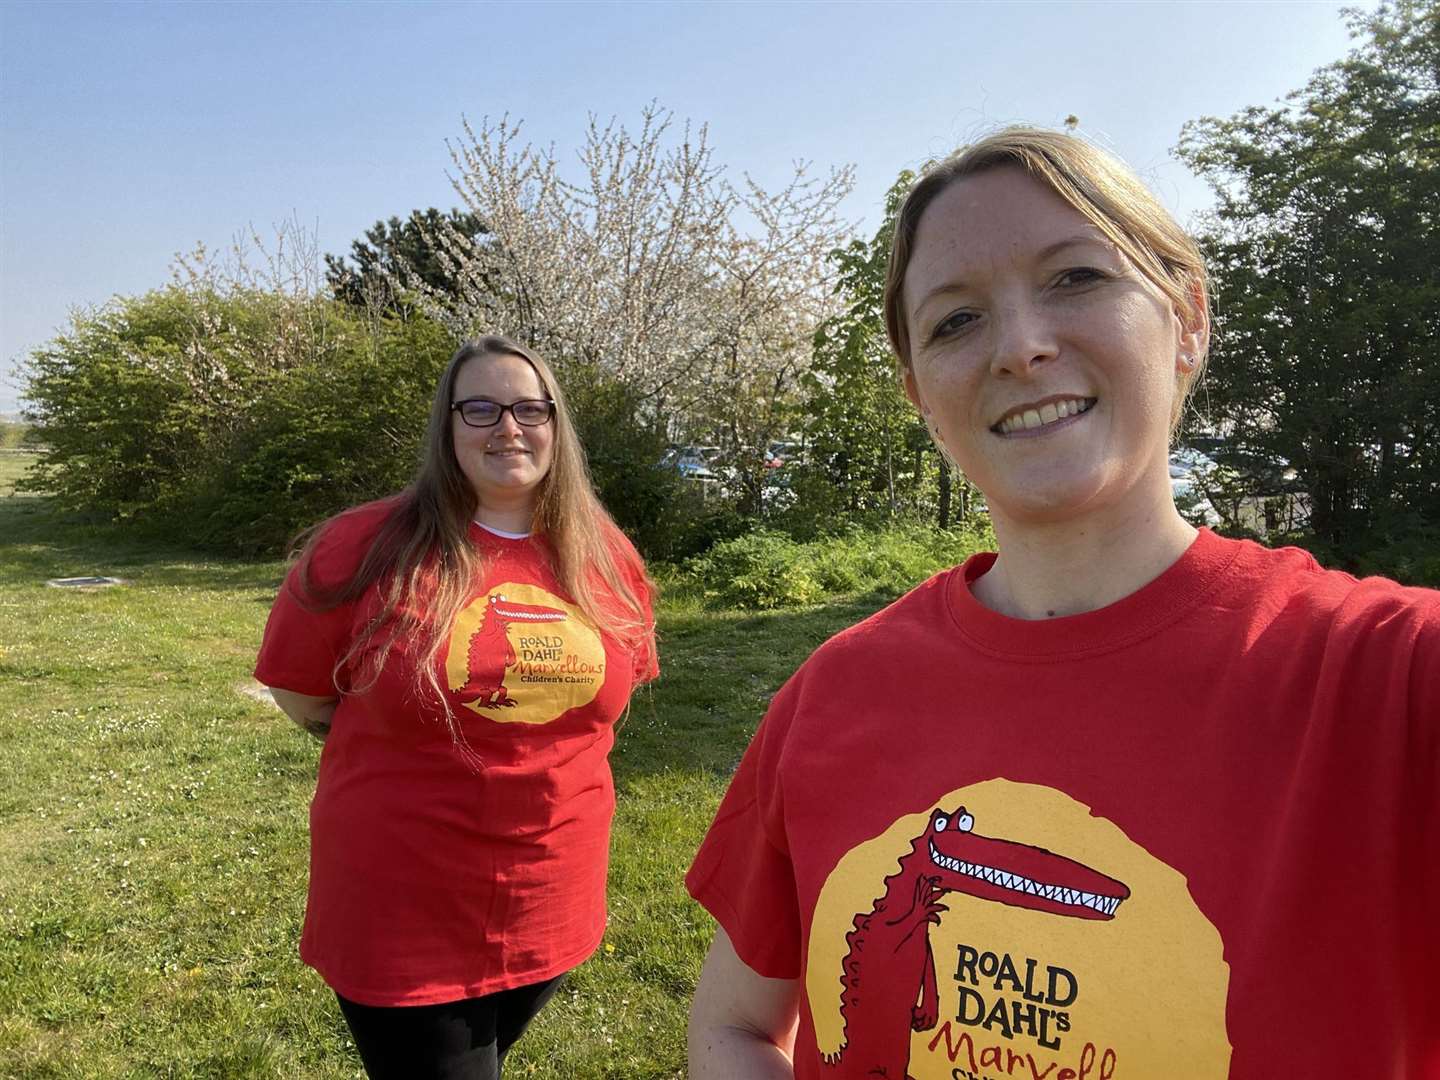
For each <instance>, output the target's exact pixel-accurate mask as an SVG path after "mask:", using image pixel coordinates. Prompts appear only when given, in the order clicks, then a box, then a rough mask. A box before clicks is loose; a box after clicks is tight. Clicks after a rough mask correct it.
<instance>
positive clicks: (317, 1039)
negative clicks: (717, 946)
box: [0, 452, 879, 1080]
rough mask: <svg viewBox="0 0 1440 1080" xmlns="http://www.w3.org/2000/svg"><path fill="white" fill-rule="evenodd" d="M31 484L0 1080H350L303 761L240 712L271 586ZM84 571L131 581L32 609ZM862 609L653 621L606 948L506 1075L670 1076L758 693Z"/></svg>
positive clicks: (2, 747) (1, 987) (20, 562)
mask: <svg viewBox="0 0 1440 1080" xmlns="http://www.w3.org/2000/svg"><path fill="white" fill-rule="evenodd" d="M31 460H32V459H31V457H30V456H29V455H25V454H21V453H15V452H5V453H0V1076H5V1077H27V1078H30V1077H34V1078H39V1077H66V1078H70V1077H177V1078H179V1077H355V1076H360V1075H361V1072H360V1068H359V1063H358V1059H357V1058H356V1057H355V1056H354V1052H353V1049H351V1048H350V1046H349V1044H348V1041H347V1032H346V1029H345V1025H344V1022H343V1020H342V1019H341V1017H340V1014H339V1011H338V1009H337V1008H336V1006H335V1002H334V998H333V997H332V996H331V995H330V993H329V992H328V990H327V989H326V988H325V986H324V984H323V983H322V982H321V981H320V979H319V978H318V977H317V976H316V975H315V974H314V973H313V972H311V971H310V970H309V969H307V968H305V967H303V966H302V965H301V964H300V962H299V960H298V958H297V956H296V943H297V941H298V937H299V930H300V920H301V916H302V913H303V909H304V896H305V874H306V857H307V856H306V833H305V820H306V807H307V803H308V800H309V798H310V794H311V792H312V790H313V786H314V775H315V764H316V759H317V757H318V750H319V747H318V744H317V743H315V742H313V741H312V740H311V739H310V738H309V737H308V736H306V735H304V734H302V733H301V732H300V731H298V730H297V729H295V728H293V727H292V726H291V725H290V724H289V723H288V722H287V721H286V720H285V719H284V718H283V717H282V716H281V715H280V714H279V713H277V712H276V711H275V710H274V709H273V708H272V707H271V706H269V705H268V704H267V703H264V702H261V701H257V700H255V699H254V698H252V697H248V696H246V695H245V694H244V693H242V689H243V688H244V687H246V686H247V684H248V676H249V671H250V667H251V664H252V662H253V659H254V653H255V649H256V647H257V645H258V642H259V640H260V632H261V628H262V627H263V625H264V620H265V616H266V613H267V611H268V608H269V604H270V601H271V600H272V599H273V597H274V594H275V589H276V586H277V585H278V583H279V581H280V579H281V575H282V570H283V568H282V565H281V564H280V563H279V562H239V561H224V560H218V559H211V558H202V557H197V556H195V555H194V554H193V553H189V552H186V551H183V550H163V549H158V548H157V547H156V546H155V545H154V543H148V544H142V543H140V542H138V541H135V540H133V539H128V538H127V537H126V536H125V535H124V534H122V533H119V532H117V531H115V530H114V529H112V528H110V527H107V526H100V525H92V524H86V523H84V522H81V521H77V520H75V519H73V518H65V517H61V516H58V515H56V514H55V513H54V512H53V511H52V510H51V509H50V508H49V507H48V505H47V504H46V503H45V502H44V501H43V500H42V499H39V498H37V497H34V496H17V495H15V494H14V493H13V484H14V480H15V478H16V477H17V476H18V475H19V474H20V473H21V471H22V470H23V469H24V468H25V467H26V466H27V465H28V463H29V462H30V461H31ZM87 574H107V575H112V576H116V577H120V578H122V579H124V580H125V582H126V584H125V585H123V586H121V587H117V588H110V589H100V590H93V591H82V590H62V589H54V588H48V587H47V586H46V585H45V584H44V582H45V579H47V578H55V577H65V576H79V575H87ZM878 603H879V601H871V602H857V603H845V604H832V605H829V606H825V607H816V608H809V609H804V610H800V611H791V612H779V613H773V614H767V615H759V616H756V615H746V614H742V613H737V612H714V611H702V610H700V609H698V608H696V607H694V606H693V605H686V604H684V603H682V602H678V601H676V602H671V603H668V604H662V607H661V609H660V628H661V633H662V663H663V665H664V674H663V676H662V678H661V679H660V681H659V682H658V683H657V684H655V685H654V687H653V688H650V689H648V690H646V691H644V692H642V693H641V694H640V695H639V696H638V698H637V699H636V702H635V706H634V708H633V710H632V712H631V715H630V718H629V720H628V722H627V723H626V726H625V727H624V729H623V730H622V731H621V732H620V735H619V739H618V745H617V749H616V752H615V755H614V758H613V762H614V768H615V776H616V785H617V789H618V795H619V811H618V815H617V818H616V822H615V834H614V853H613V860H612V867H611V874H610V913H611V921H610V927H609V930H608V932H607V935H606V938H605V943H604V945H603V946H602V948H601V950H600V952H599V953H598V954H597V955H596V957H595V958H594V959H592V960H591V961H590V962H588V963H587V964H585V965H584V966H583V967H582V968H580V970H579V971H578V972H576V974H575V976H574V977H573V978H572V979H571V980H570V982H569V983H568V984H567V986H566V988H565V989H564V990H563V991H562V992H561V995H560V996H559V998H558V999H557V1001H556V1002H555V1003H554V1004H552V1005H551V1006H550V1007H549V1008H548V1009H547V1010H546V1011H545V1012H544V1013H542V1014H541V1017H540V1018H539V1020H537V1022H536V1024H535V1026H534V1028H533V1029H532V1031H531V1033H530V1034H528V1035H527V1036H526V1038H525V1040H523V1041H522V1042H521V1043H520V1044H519V1046H518V1047H517V1049H516V1051H515V1052H514V1053H513V1054H512V1055H511V1059H510V1062H509V1064H508V1065H507V1075H515V1076H535V1077H549V1078H555V1080H572V1078H591V1077H595V1078H603V1077H616V1078H619V1077H624V1078H627V1080H634V1078H644V1077H678V1076H681V1075H683V1069H684V1022H685V1012H686V1007H687V1004H688V1000H689V996H690V992H691V990H692V988H693V986H694V980H695V977H696V974H697V972H698V970H699V965H700V960H701V957H702V955H703V953H704V950H705V948H706V947H707V946H708V943H709V939H710V934H711V927H710V922H709V918H708V916H706V915H705V914H704V912H702V911H701V910H700V909H699V908H697V907H696V906H695V905H694V904H693V903H691V902H690V901H689V899H688V898H687V897H686V896H685V893H684V890H683V888H682V886H681V875H682V874H683V872H684V869H685V867H686V866H687V865H688V863H689V858H690V856H691V854H692V853H693V851H694V849H695V847H696V845H697V843H698V842H699V839H700V837H701V835H702V833H703V832H704V830H705V828H706V827H707V826H708V825H709V822H710V818H711V816H712V814H713V812H714V808H715V804H716V803H717V801H718V800H719V797H720V795H721V793H722V791H723V790H724V786H725V784H726V782H727V779H728V776H729V773H730V771H731V769H732V768H733V767H734V764H735V762H736V761H737V760H738V758H739V755H740V752H741V750H742V749H743V747H744V745H745V742H746V740H747V739H748V737H749V735H750V733H751V732H752V731H753V729H754V725H755V723H756V721H757V720H758V719H759V717H760V715H761V713H762V711H763V709H764V705H765V703H766V701H767V700H768V698H769V696H770V695H771V694H772V693H773V692H774V690H775V689H776V688H777V687H778V686H779V684H780V683H781V682H782V681H783V680H784V678H785V677H786V676H787V675H788V674H789V673H790V672H791V671H792V670H793V669H794V668H795V666H796V665H797V664H799V662H800V661H801V660H802V659H803V658H804V657H805V656H806V655H807V654H808V653H809V651H810V650H811V649H812V648H813V647H814V646H815V645H816V644H818V643H819V642H820V641H822V640H824V639H825V638H826V637H828V636H829V635H830V634H832V633H833V632H835V631H836V630H838V629H840V628H841V627H843V626H845V625H848V624H849V623H851V622H854V621H855V620H857V619H859V618H861V617H862V616H863V615H865V614H867V613H868V612H869V611H871V610H873V608H874V607H876V606H878Z"/></svg>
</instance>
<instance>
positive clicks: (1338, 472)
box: [1177, 0, 1440, 565]
mask: <svg viewBox="0 0 1440 1080" xmlns="http://www.w3.org/2000/svg"><path fill="white" fill-rule="evenodd" d="M1348 18H1349V20H1350V26H1351V28H1352V33H1353V35H1354V36H1355V37H1356V38H1357V39H1358V41H1359V44H1358V45H1357V47H1356V48H1355V49H1354V50H1353V51H1352V52H1351V53H1350V55H1349V56H1347V57H1346V58H1345V59H1344V60H1342V61H1340V62H1339V63H1336V64H1332V65H1330V66H1328V67H1325V68H1322V69H1321V70H1320V71H1318V72H1317V73H1316V74H1315V75H1314V76H1313V77H1312V78H1311V80H1310V81H1309V83H1308V84H1307V85H1306V86H1305V88H1304V89H1303V90H1300V91H1297V92H1296V93H1294V94H1292V95H1290V96H1289V97H1288V98H1287V99H1286V102H1285V103H1284V104H1283V105H1282V106H1280V107H1278V108H1274V109H1263V108H1258V107H1252V108H1248V109H1245V110H1244V111H1242V112H1240V113H1238V114H1236V115H1235V116H1233V117H1231V118H1230V119H1228V120H1221V119H1216V118H1213V117H1207V118H1204V119H1201V120H1199V121H1195V122H1192V123H1190V124H1187V125H1186V127H1185V129H1184V130H1183V132H1182V136H1181V142H1180V146H1179V148H1178V151H1177V152H1178V154H1179V156H1180V157H1181V158H1182V159H1183V160H1185V161H1186V162H1187V163H1188V164H1189V165H1190V166H1191V167H1192V168H1194V169H1195V170H1197V171H1198V172H1199V173H1200V174H1201V175H1202V176H1204V177H1205V178H1206V179H1207V180H1208V181H1209V182H1210V184H1211V186H1212V187H1213V188H1214V190H1215V192H1216V196H1217V199H1218V207H1217V210H1216V211H1215V214H1214V218H1213V220H1212V222H1211V223H1210V225H1209V227H1208V228H1207V230H1206V232H1205V234H1204V236H1203V237H1202V246H1203V247H1204V248H1205V251H1206V254H1207V257H1208V259H1209V262H1210V266H1211V270H1212V273H1213V276H1214V285H1215V290H1214V291H1215V297H1216V303H1215V310H1216V315H1215V328H1214V329H1215V333H1214V341H1213V345H1212V359H1211V364H1210V374H1209V375H1208V376H1207V379H1206V382H1205V385H1204V386H1203V388H1202V391H1201V405H1202V407H1203V408H1204V409H1205V411H1206V412H1207V413H1208V414H1209V420H1210V422H1211V423H1212V424H1213V425H1215V426H1216V427H1217V429H1218V430H1220V431H1221V432H1222V433H1223V434H1226V435H1227V436H1228V437H1229V439H1230V440H1231V442H1232V443H1233V444H1234V445H1235V446H1236V447H1238V448H1239V449H1240V450H1241V451H1242V452H1247V453H1249V454H1251V455H1254V456H1256V457H1258V458H1260V459H1263V460H1269V461H1272V462H1273V461H1281V462H1283V461H1288V462H1289V463H1291V464H1292V465H1293V467H1294V468H1295V470H1296V471H1297V472H1298V474H1299V482H1300V485H1301V486H1302V487H1303V488H1304V489H1305V491H1307V492H1308V494H1309V499H1310V504H1311V518H1310V529H1311V530H1312V531H1313V533H1314V535H1315V538H1316V539H1317V540H1318V541H1319V543H1320V544H1321V545H1323V546H1324V547H1326V548H1328V549H1329V550H1330V551H1332V552H1333V553H1334V554H1335V555H1337V556H1338V557H1339V558H1340V559H1341V560H1342V561H1345V562H1348V563H1349V564H1351V565H1358V564H1360V563H1361V562H1362V561H1363V560H1364V557H1365V554H1366V552H1370V551H1374V550H1375V549H1377V548H1383V547H1384V546H1386V545H1387V544H1391V543H1395V542H1397V540H1399V539H1401V538H1403V537H1404V536H1405V535H1407V534H1412V535H1413V534H1414V533H1415V531H1416V530H1421V531H1426V530H1429V531H1431V532H1436V530H1440V349H1437V341H1440V260H1437V258H1436V253H1437V252H1440V217H1437V214H1440V211H1437V208H1440V5H1437V4H1436V3H1435V2H1434V0H1427V2H1419V0H1401V2H1398V3H1394V4H1386V5H1382V6H1381V7H1380V8H1378V9H1376V10H1375V11H1374V12H1373V13H1370V14H1365V13H1357V12H1351V13H1349V15H1348ZM1436 538H1437V539H1440V533H1436Z"/></svg>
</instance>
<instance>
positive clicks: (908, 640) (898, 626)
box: [801, 564, 965, 671]
mask: <svg viewBox="0 0 1440 1080" xmlns="http://www.w3.org/2000/svg"><path fill="white" fill-rule="evenodd" d="M964 570H965V567H964V564H961V565H960V566H952V567H950V568H948V569H946V570H941V571H940V572H939V573H936V574H934V575H933V576H931V577H930V578H928V579H926V580H925V581H922V582H921V583H920V584H918V585H916V586H915V587H914V588H912V589H910V590H909V591H908V592H905V593H903V594H902V595H901V596H899V597H898V598H896V599H895V600H892V601H891V602H890V603H888V604H886V605H885V606H884V607H882V608H880V609H879V610H878V611H875V612H873V613H872V614H870V615H867V616H866V617H865V618H863V619H861V620H860V621H859V622H857V623H854V624H852V625H851V626H848V627H846V628H845V629H844V630H841V631H840V632H838V633H837V634H835V635H834V636H833V637H831V638H830V639H829V640H827V641H826V642H824V644H822V645H820V647H819V648H817V649H816V650H815V651H814V652H813V653H811V654H810V658H809V659H808V660H806V661H805V664H804V665H802V667H801V670H805V669H806V668H818V669H820V670H822V671H823V670H841V669H844V668H846V667H848V666H850V665H852V664H854V663H856V662H857V661H858V660H860V659H861V658H862V657H863V658H864V659H865V660H866V661H867V662H873V661H874V659H875V657H876V656H877V654H891V653H896V654H902V655H903V654H910V653H912V652H913V650H914V649H915V648H916V647H917V643H918V641H920V640H929V639H932V638H933V637H934V635H935V632H936V627H937V626H940V625H943V621H944V620H946V619H948V618H949V615H948V607H947V603H946V599H945V596H946V589H947V588H949V587H950V583H951V579H952V577H953V576H954V575H956V574H963V573H964Z"/></svg>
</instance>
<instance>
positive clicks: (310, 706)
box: [256, 337, 657, 1080]
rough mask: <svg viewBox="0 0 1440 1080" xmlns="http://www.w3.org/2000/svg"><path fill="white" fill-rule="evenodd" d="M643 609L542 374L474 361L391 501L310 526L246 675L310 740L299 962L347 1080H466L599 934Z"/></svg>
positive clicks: (640, 582) (499, 340)
mask: <svg viewBox="0 0 1440 1080" xmlns="http://www.w3.org/2000/svg"><path fill="white" fill-rule="evenodd" d="M651 596H652V588H651V585H650V582H649V579H648V578H647V576H646V574H645V568H644V565H643V564H642V562H641V560H640V557H639V555H638V554H637V553H636V552H635V550H634V548H633V547H632V546H631V545H630V543H629V542H628V541H627V540H626V539H625V537H624V536H623V534H622V533H621V532H620V530H619V529H618V528H617V527H616V526H615V524H614V522H613V521H612V520H611V518H610V516H609V515H608V514H607V513H606V512H605V510H604V508H603V507H602V506H601V505H600V503H599V501H598V499H597V498H596V496H595V493H594V490H593V489H592V487H591V484H590V480H589V475H588V472H587V469H586V464H585V455H584V451H583V449H582V448H581V446H580V443H579V441H578V439H577V437H576V433H575V428H574V426H573V424H572V423H571V420H570V416H569V414H568V413H567V411H566V408H565V399H564V396H563V395H562V393H561V391H560V387H559V385H558V384H557V383H556V381H555V377H554V375H553V374H552V373H551V371H550V369H549V367H548V366H547V365H546V364H545V363H544V362H543V361H542V360H541V359H540V358H539V357H537V356H536V355H534V354H533V353H532V352H530V351H529V350H528V349H526V348H524V347H523V346H521V345H519V344H517V343H515V342H513V341H510V340H508V339H506V338H503V337H485V338H481V339H479V340H477V341H470V342H467V343H465V344H464V345H462V346H461V347H460V349H459V350H458V351H457V352H456V353H455V355H454V357H453V358H452V359H451V361H450V364H449V366H448V367H447V368H446V369H445V372H444V374H443V375H442V376H441V379H440V385H439V387H438V388H437V390H436V395H435V402H434V406H433V408H432V409H431V412H430V422H429V427H428V429H427V432H426V436H425V450H424V454H423V460H422V462H421V464H420V468H419V471H418V473H417V475H416V477H415V481H414V483H413V484H411V486H410V487H408V488H407V489H406V490H404V491H402V492H401V493H399V494H398V495H395V496H393V497H391V498H388V499H384V500H381V501H380V502H376V503H371V504H367V505H365V506H361V507H358V508H356V509H353V510H349V511H346V512H345V513H342V514H340V515H338V516H337V517H335V518H332V519H331V520H330V521H328V522H326V523H325V524H324V525H322V526H320V527H319V528H318V529H317V530H316V531H315V533H314V534H313V536H312V537H311V538H310V540H309V542H308V543H307V544H306V546H305V548H304V551H303V553H302V554H301V556H300V558H299V560H298V561H297V563H296V565H295V567H294V569H293V570H292V571H291V573H290V575H289V577H288V578H287V579H286V582H285V584H284V586H283V587H282V589H281V590H280V595H279V596H278V598H277V599H276V601H275V606H274V608H273V610H272V611H271V615H270V621H269V624H268V625H267V627H266V631H265V639H264V643H263V645H262V647H261V651H260V657H259V660H258V663H257V667H256V677H257V678H258V679H259V680H260V681H261V682H262V683H264V684H265V685H267V686H269V687H271V688H272V692H273V694H274V696H275V700H276V701H277V702H278V703H279V705H280V707H281V708H282V709H284V710H285V712H286V713H287V714H289V716H290V717H291V718H292V719H293V720H294V721H295V722H296V723H297V724H299V725H300V726H301V727H303V728H305V729H306V730H307V731H310V732H311V733H313V734H315V735H316V736H318V737H319V738H321V739H323V740H324V743H325V746H324V749H323V752H322V754H321V758H320V772H319V780H318V784H317V787H316V792H315V798H314V801H313V803H312V804H311V810H310V835H311V859H310V892H309V900H308V903H307V906H306V913H305V928H304V932H303V935H302V937H301V942H300V951H301V956H302V958H303V959H304V960H305V962H306V963H307V964H309V965H310V966H312V967H314V968H315V969H316V970H317V971H319V973H320V974H321V975H322V976H323V977H324V979H325V980H326V982H327V983H329V985H330V986H331V988H332V989H333V990H334V991H335V993H336V995H337V996H338V997H339V999H340V1006H341V1010H342V1011H343V1013H344V1015H345V1018H346V1020H347V1021H348V1023H349V1025H350V1028H351V1030H352V1032H353V1033H354V1036H355V1042H356V1045H357V1047H358V1048H359V1051H360V1056H361V1058H362V1059H363V1061H364V1064H365V1068H366V1070H367V1072H368V1073H369V1075H370V1076H371V1077H376V1078H380V1077H387V1078H388V1077H396V1078H399V1077H404V1078H407V1080H413V1078H425V1077H446V1078H466V1080H469V1078H488V1077H496V1076H498V1075H499V1073H500V1065H501V1062H502V1061H503V1060H504V1057H505V1054H506V1051H507V1050H508V1049H509V1048H510V1046H511V1045H512V1044H513V1043H514V1042H515V1040H516V1038H518V1037H519V1035H520V1034H521V1032H522V1031H524V1029H525V1027H526V1025H527V1024H528V1023H529V1021H530V1019H531V1018H532V1017H533V1016H534V1015H535V1014H536V1013H537V1012H538V1011H539V1009H540V1008H541V1007H542V1006H543V1005H544V1004H545V1002H546V1001H547V1000H548V999H549V998H550V997H551V995H553V994H554V993H555V991H556V988H557V986H558V984H559V982H560V980H561V978H562V977H563V976H564V974H565V972H567V971H569V970H570V969H571V968H573V967H575V966H576V965H577V964H579V963H580V962H581V961H583V960H584V959H585V958H586V957H588V956H589V955H590V954H591V953H592V952H593V951H594V950H595V948H596V947H597V945H598V944H599V942H600V938H601V935H602V933H603V931H604V928H605V875H606V864H607V857H608V851H609V829H610V820H611V817H612V814H613V811H614V786H613V782H612V779H611V775H610V769H609V764H608V760H607V754H608V752H609V750H610V747H611V744H612V742H613V724H614V722H615V720H616V719H617V717H619V716H620V714H621V713H622V711H623V710H624V709H625V707H626V704H627V702H628V701H629V699H630V695H631V692H632V690H633V689H634V687H635V686H636V685H637V684H638V683H640V682H643V681H645V680H648V679H651V678H653V677H654V676H655V675H656V673H657V667H656V659H655V636H654V621H653V618H652V615H651Z"/></svg>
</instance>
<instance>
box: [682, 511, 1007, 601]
mask: <svg viewBox="0 0 1440 1080" xmlns="http://www.w3.org/2000/svg"><path fill="white" fill-rule="evenodd" d="M993 546H994V537H993V535H992V534H991V533H990V531H989V527H988V525H986V524H978V525H975V526H973V527H971V528H967V529H957V530H952V531H942V530H940V529H935V528H931V527H928V526H921V525H910V524H900V525H891V526H888V527H886V528H883V529H873V530H859V529H857V530H854V531H851V532H847V533H845V534H843V535H839V536H832V537H828V538H822V539H819V540H813V541H810V542H808V543H798V542H796V541H794V540H792V539H790V538H789V537H787V536H784V535H782V534H779V533H774V532H767V531H764V530H758V531H756V532H752V533H749V534H747V535H745V536H741V537H738V538H736V539H734V540H728V541H724V542H721V543H718V544H716V545H715V546H714V547H713V548H711V549H710V550H709V551H708V552H706V553H705V554H704V555H701V556H699V557H697V558H693V559H691V560H689V561H688V562H687V563H685V564H684V566H683V567H682V568H681V572H680V574H679V576H678V580H677V584H678V585H679V587H680V589H681V590H686V589H690V590H694V591H696V592H698V593H699V594H700V595H701V596H703V597H704V599H705V600H706V601H707V602H709V603H712V604H717V605H720V606H726V607H741V608H749V609H767V608H777V607H793V606H797V605H801V604H810V603H815V602H817V601H819V600H822V599H824V598H826V597H834V596H847V595H857V594H875V593H878V594H882V595H891V596H896V595H899V594H900V593H902V592H904V591H905V590H906V589H909V588H911V587H912V586H914V585H915V584H917V583H918V582H920V581H922V580H924V579H925V578H926V577H928V576H929V575H931V574H933V573H935V572H937V571H938V570H941V569H943V568H945V567H948V566H954V565H956V564H958V563H960V562H963V561H964V560H965V559H966V558H967V557H968V556H970V555H971V554H973V553H974V552H976V551H982V550H986V549H988V548H991V547H993Z"/></svg>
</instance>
